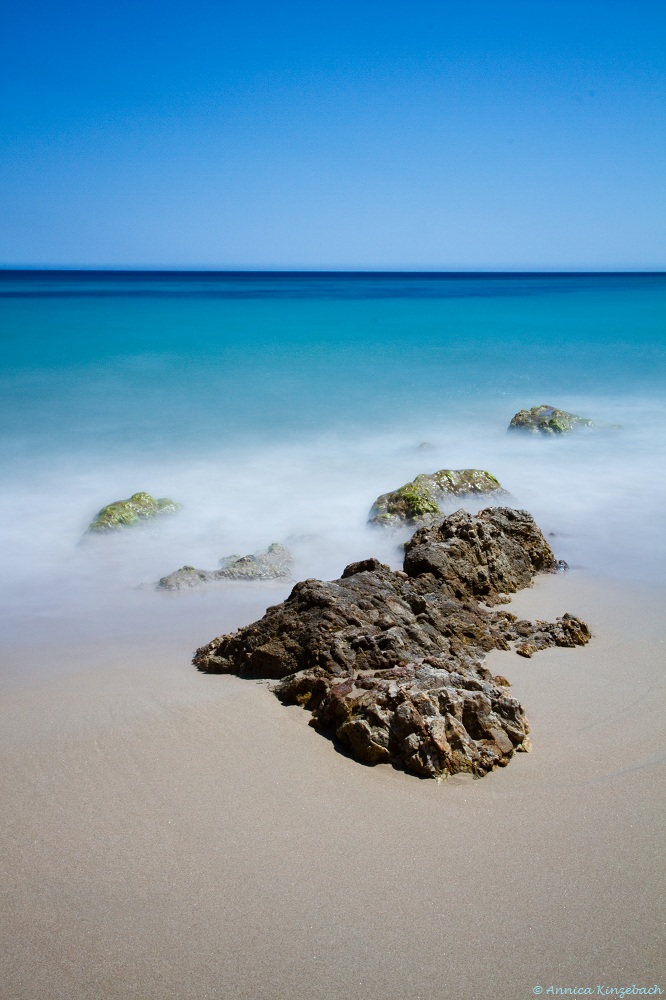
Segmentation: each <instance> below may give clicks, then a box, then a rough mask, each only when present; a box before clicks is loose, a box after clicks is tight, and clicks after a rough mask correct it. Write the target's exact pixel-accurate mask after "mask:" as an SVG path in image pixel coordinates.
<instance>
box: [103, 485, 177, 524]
mask: <svg viewBox="0 0 666 1000" xmlns="http://www.w3.org/2000/svg"><path fill="white" fill-rule="evenodd" d="M181 508H182V504H179V503H175V502H174V501H173V500H170V499H169V498H168V497H162V498H161V499H159V500H156V499H155V498H154V497H151V495H150V493H135V494H134V495H133V496H131V497H130V498H129V500H116V501H114V503H110V504H108V505H107V506H106V507H102V509H101V510H100V512H99V514H98V515H97V517H96V518H95V519H94V521H93V522H92V523H91V525H90V527H89V528H88V531H92V532H104V531H116V530H118V529H119V528H129V527H132V526H133V525H135V524H140V523H141V522H142V521H146V520H148V519H149V518H153V517H158V516H159V515H161V514H173V513H175V512H176V511H177V510H181Z"/></svg>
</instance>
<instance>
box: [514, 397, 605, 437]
mask: <svg viewBox="0 0 666 1000" xmlns="http://www.w3.org/2000/svg"><path fill="white" fill-rule="evenodd" d="M585 427H594V422H593V421H592V420H588V418H587V417H578V416H576V414H575V413H567V411H566V410H558V409H556V407H554V406H548V405H547V404H545V403H543V404H542V405H541V406H533V407H532V408H531V409H530V410H520V411H519V412H518V413H516V414H515V416H514V417H512V419H511V423H510V424H509V430H510V431H526V432H527V433H528V434H550V435H557V434H569V433H570V432H571V431H576V430H581V429H583V428H585Z"/></svg>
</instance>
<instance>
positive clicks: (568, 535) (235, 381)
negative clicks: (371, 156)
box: [0, 272, 666, 641]
mask: <svg viewBox="0 0 666 1000" xmlns="http://www.w3.org/2000/svg"><path fill="white" fill-rule="evenodd" d="M665 317H666V280H665V279H664V278H663V277H662V276H657V275H601V276H588V275H564V276H555V275H547V276H543V275H542V276H539V275H504V276H500V275H496V276H488V275H478V276H475V275H467V276H464V275H458V276H434V275H342V274H338V275H316V274H315V275H293V274H285V275H279V274H266V275H260V274H255V275H242V274H241V275H239V274H227V275H197V274H174V273H166V274H135V275H132V274H118V273H100V272H92V273H91V272H87V273H86V272H84V273H79V274H76V273H64V272H60V273H57V272H54V273H43V272H42V273H38V272H23V273H16V272H3V273H0V320H1V327H0V362H1V365H2V372H1V376H0V391H1V393H2V399H3V406H2V415H1V417H0V434H1V446H2V459H3V462H2V464H3V481H2V486H1V490H0V535H1V541H2V551H3V559H2V564H1V565H0V587H1V596H0V599H1V602H2V612H3V620H4V621H5V633H6V636H7V638H8V639H9V640H10V641H13V640H15V639H18V638H19V637H20V636H24V635H25V634H26V633H27V634H30V635H33V636H35V635H40V636H44V637H46V638H47V639H52V640H53V641H58V640H60V639H61V638H63V637H65V636H69V637H71V636H84V637H85V636H93V635H100V636H102V635H104V636H108V635H117V634H123V633H127V634H131V633H132V632H133V631H136V630H137V629H139V630H144V631H149V630H150V629H151V628H155V627H163V626H164V625H165V623H168V624H170V625H171V627H174V628H176V627H181V626H182V624H183V623H187V622H196V621H197V618H198V616H200V615H201V609H202V608H203V607H205V608H206V609H207V612H206V613H207V614H210V612H211V610H212V611H213V612H214V613H216V611H217V609H219V619H220V628H219V631H222V630H223V629H228V628H233V627H237V626H238V625H241V624H244V623H245V622H246V621H248V620H250V619H251V618H252V617H256V616H257V615H258V614H261V613H262V611H263V609H264V608H265V607H266V606H267V604H269V603H275V602H277V601H279V600H281V599H282V598H283V597H284V596H286V594H287V593H288V592H289V589H290V587H291V583H289V582H284V581H276V582H273V583H270V584H250V583H242V584H238V583H235V584H234V583H231V582H224V583H219V584H215V585H212V586H211V587H209V588H208V589H206V590H205V591H202V592H198V591H190V592H181V593H176V594H169V593H162V592H159V591H157V590H156V589H155V586H154V584H155V582H156V581H157V580H158V579H159V578H160V577H161V576H164V575H166V574H167V573H170V572H171V571H173V570H175V569H177V568H178V567H180V566H182V565H184V564H189V565H194V566H197V567H202V568H205V569H214V568H216V567H217V565H218V561H219V560H220V558H221V557H223V556H225V555H228V554H230V553H239V554H245V553H250V552H254V551H257V550H259V549H262V548H264V547H265V546H266V545H268V544H270V543H271V542H273V541H280V542H285V543H286V544H287V545H288V546H289V547H290V548H291V549H292V552H293V555H294V558H295V563H294V579H301V578H304V577H306V576H318V577H323V578H331V577H334V576H338V575H339V574H340V572H341V571H342V569H343V568H344V566H345V565H346V564H347V563H348V562H350V561H352V560H353V559H358V558H364V557H366V556H369V555H376V556H378V557H380V558H381V559H383V560H384V561H386V562H389V563H390V564H391V565H393V566H396V567H397V566H398V565H399V563H400V552H399V543H400V541H401V540H403V539H404V537H405V536H404V535H403V536H400V535H398V536H394V535H391V534H387V533H385V532H384V533H383V532H381V531H378V530H376V529H374V530H373V529H370V528H368V527H367V524H366V521H367V515H368V511H369V508H370V506H371V504H372V502H373V500H374V499H375V497H376V496H377V495H378V494H380V493H383V492H386V491H387V490H390V489H394V488H396V487H398V486H400V485H402V484H403V483H405V482H407V481H408V480H410V479H412V478H413V477H414V476H415V475H417V474H418V473H420V472H433V471H435V470H436V469H441V468H452V469H462V468H481V469H487V470H488V471H490V472H491V473H493V475H495V476H496V477H497V478H498V479H499V480H500V482H501V483H502V485H503V486H504V488H505V489H507V490H508V491H509V492H510V494H511V499H510V501H509V502H510V503H511V504H512V505H514V506H517V507H521V508H524V509H527V510H529V511H530V512H531V513H532V514H533V515H534V517H535V518H536V520H537V522H538V523H539V525H540V526H541V527H542V529H543V530H544V532H546V533H547V534H548V535H549V536H551V535H552V537H549V540H550V541H551V544H552V545H553V548H554V550H555V552H556V555H557V557H558V558H561V559H565V560H566V561H567V562H568V563H569V564H570V566H571V568H572V569H571V571H572V572H585V573H590V574H596V575H599V576H604V577H613V578H615V579H618V580H628V581H634V582H642V583H645V584H648V585H652V584H654V583H657V582H658V581H659V580H661V579H662V578H663V565H664V557H665V556H666V525H665V518H664V510H665V509H666V504H665V500H666V471H665V469H664V461H663V453H664V446H663V442H664V440H665V434H666V408H665V407H664V383H665V375H666V351H665V347H666V323H665ZM540 403H549V404H552V405H555V406H558V407H560V408H564V409H567V410H571V411H572V412H574V413H578V414H581V415H583V416H585V417H590V418H592V419H593V420H594V421H595V423H596V424H597V429H596V430H594V431H589V432H580V433H576V434H572V435H568V436H565V437H564V436H563V437H560V438H544V437H540V436H539V437H537V436H531V435H521V434H508V433H507V425H508V423H509V420H510V419H511V417H512V415H513V414H514V413H515V412H516V411H517V410H518V409H521V408H523V407H529V406H533V405H536V404H540ZM426 443H427V444H428V447H419V446H421V445H424V444H426ZM139 490H145V491H148V492H149V493H151V494H153V495H154V496H156V497H162V496H169V497H172V498H173V499H175V500H177V501H179V502H180V503H182V504H183V510H182V511H181V512H180V513H179V514H177V515H174V516H172V517H164V518H163V519H161V520H159V521H156V522H155V523H153V524H150V525H148V524H147V525H146V526H145V527H141V528H137V529H131V530H127V531H124V532H117V533H113V534H109V535H105V536H95V537H92V536H87V535H86V528H87V526H88V524H89V523H90V521H91V520H92V518H93V517H94V516H95V514H96V513H97V511H98V510H99V509H100V508H101V507H102V506H104V505H105V504H108V503H109V502H111V501H114V500H119V499H123V498H126V497H128V496H130V495H131V494H132V493H134V492H137V491H139ZM199 638H200V640H201V641H205V640H206V639H208V638H210V636H209V635H207V634H203V635H200V636H199Z"/></svg>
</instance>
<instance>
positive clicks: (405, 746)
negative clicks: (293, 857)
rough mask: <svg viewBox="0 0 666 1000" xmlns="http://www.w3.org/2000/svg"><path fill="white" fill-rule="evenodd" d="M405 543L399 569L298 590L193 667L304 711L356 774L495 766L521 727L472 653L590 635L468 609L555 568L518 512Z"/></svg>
mask: <svg viewBox="0 0 666 1000" xmlns="http://www.w3.org/2000/svg"><path fill="white" fill-rule="evenodd" d="M413 543H414V544H413V545H412V543H410V545H411V548H410V550H409V551H408V553H407V555H406V558H405V570H404V571H398V572H394V571H393V570H391V569H390V568H389V567H388V566H385V565H383V564H382V563H380V562H379V561H378V560H376V559H367V560H364V561H362V562H357V563H352V564H351V565H350V566H348V567H347V568H346V569H345V571H344V572H343V574H342V577H341V578H340V579H339V580H333V581H330V582H328V583H324V582H322V581H320V580H305V581H303V582H301V583H297V584H296V586H295V587H294V588H293V590H292V592H291V594H290V595H289V597H288V598H287V600H286V601H284V602H283V603H282V604H278V605H275V606H274V607H271V608H268V610H267V612H266V614H265V615H264V617H263V618H262V619H261V620H260V621H258V622H254V623H253V624H252V625H248V626H247V627H246V628H243V629H240V630H239V631H237V632H235V633H233V634H232V635H223V636H218V637H217V638H216V639H213V640H212V642H209V643H208V645H206V646H203V647H201V648H200V649H199V650H197V652H196V654H195V657H194V663H195V664H196V666H197V667H199V669H200V670H204V671H207V672H212V673H215V672H218V673H225V672H233V673H235V674H239V675H240V676H244V677H254V678H259V677H263V678H270V679H272V680H275V681H277V683H276V685H275V688H274V690H275V693H276V694H277V696H278V697H279V698H280V699H281V700H282V701H284V702H287V703H293V704H300V705H302V706H303V707H305V708H307V709H308V710H309V711H311V712H312V720H311V721H312V724H313V725H315V726H316V727H317V728H319V729H321V730H322V731H323V732H325V733H326V734H328V735H330V736H332V737H333V738H336V739H338V740H339V741H340V742H341V743H342V744H343V745H344V746H345V747H346V748H347V749H348V750H349V751H350V752H351V754H352V755H353V756H354V757H356V758H357V759H358V760H360V761H364V762H366V763H375V762H378V761H390V762H392V763H393V764H395V765H397V766H402V767H405V768H407V769H408V770H410V771H413V772H415V773H417V774H419V775H423V776H427V777H439V776H442V775H446V774H452V773H456V772H459V771H468V772H471V773H472V774H476V775H483V774H485V773H486V772H488V771H489V770H491V769H492V768H494V767H497V766H503V765H505V764H506V763H508V761H509V759H510V758H511V757H512V755H513V754H514V753H515V752H516V751H518V750H526V749H528V748H529V740H528V735H527V734H528V732H529V726H528V723H527V719H526V718H525V713H524V711H523V708H522V707H521V705H520V704H519V703H518V702H517V701H516V700H515V699H514V698H511V697H510V696H509V694H508V692H507V682H506V681H505V680H504V679H503V678H501V677H495V678H493V677H492V675H491V674H490V672H489V670H488V669H487V668H486V667H485V666H484V665H483V662H482V660H483V656H484V654H485V653H486V652H487V651H488V650H490V649H493V648H499V649H508V648H510V644H511V643H512V642H517V643H519V644H521V645H523V646H525V651H524V652H523V655H531V653H532V652H534V651H535V650H536V649H537V648H543V646H545V645H554V644H564V645H571V644H572V643H576V644H578V643H580V644H582V643H585V642H587V641H588V639H589V630H588V629H587V626H585V625H584V623H582V622H579V621H578V619H575V618H573V617H572V616H564V618H563V619H560V620H558V622H556V623H553V624H552V625H549V624H548V623H544V622H539V623H537V624H536V625H531V623H529V622H520V621H518V620H517V619H516V617H515V616H514V615H510V614H507V613H506V612H504V611H502V612H499V613H493V612H491V611H490V610H489V609H488V608H486V607H483V606H481V605H480V604H479V603H478V598H483V600H484V601H486V602H487V601H488V599H489V598H493V597H497V596H498V595H499V594H500V593H501V592H507V591H511V590H515V589H517V587H520V586H526V585H529V583H530V581H531V578H532V575H533V573H534V572H537V571H539V570H552V569H554V568H555V565H556V564H555V560H554V556H553V554H552V552H551V551H550V548H549V546H548V545H547V543H546V541H545V539H544V538H543V536H542V535H541V533H540V532H539V529H538V528H537V527H536V525H535V524H534V521H533V520H532V518H531V517H530V515H529V514H526V513H525V512H523V511H507V510H505V509H501V508H498V509H490V510H486V511H482V512H481V514H479V515H477V516H476V517H473V516H472V515H470V514H466V513H465V512H463V511H458V512H457V513H456V514H454V515H452V516H451V517H449V518H444V519H443V520H442V522H441V523H438V524H437V525H433V526H431V527H429V528H427V529H422V530H421V531H419V532H417V534H416V535H415V536H414V539H413ZM410 556H411V558H410ZM417 557H418V559H417ZM484 559H485V562H484ZM418 560H420V561H421V562H419V561H418ZM456 564H459V565H458V569H457V571H455V570H454V569H453V568H452V567H454V566H455V565H456ZM421 565H422V566H423V569H421ZM484 568H485V573H484V572H483V570H484ZM530 642H531V643H532V645H531V646H529V645H527V644H529V643H530Z"/></svg>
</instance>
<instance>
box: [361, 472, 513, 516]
mask: <svg viewBox="0 0 666 1000" xmlns="http://www.w3.org/2000/svg"><path fill="white" fill-rule="evenodd" d="M508 495H509V494H508V493H507V492H506V490H504V489H502V486H501V485H500V483H499V482H498V481H497V479H495V477H494V476H491V475H490V473H489V472H484V471H483V470H481V469H440V470H439V472H433V473H430V474H428V473H422V474H421V475H420V476H417V477H416V479H414V480H412V482H411V483H405V485H404V486H401V487H400V488H399V489H397V490H392V491H391V492H390V493H383V494H382V495H381V496H379V497H377V499H376V500H375V502H374V504H373V505H372V509H371V510H370V513H369V515H368V523H369V524H377V525H382V526H390V527H395V526H397V525H401V524H408V525H414V524H423V523H426V522H428V521H431V520H432V519H433V518H434V517H438V516H439V514H440V509H439V504H440V503H445V502H446V501H447V500H460V499H462V498H463V497H474V496H483V497H487V498H488V499H492V498H496V499H499V498H500V497H506V496H508Z"/></svg>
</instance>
